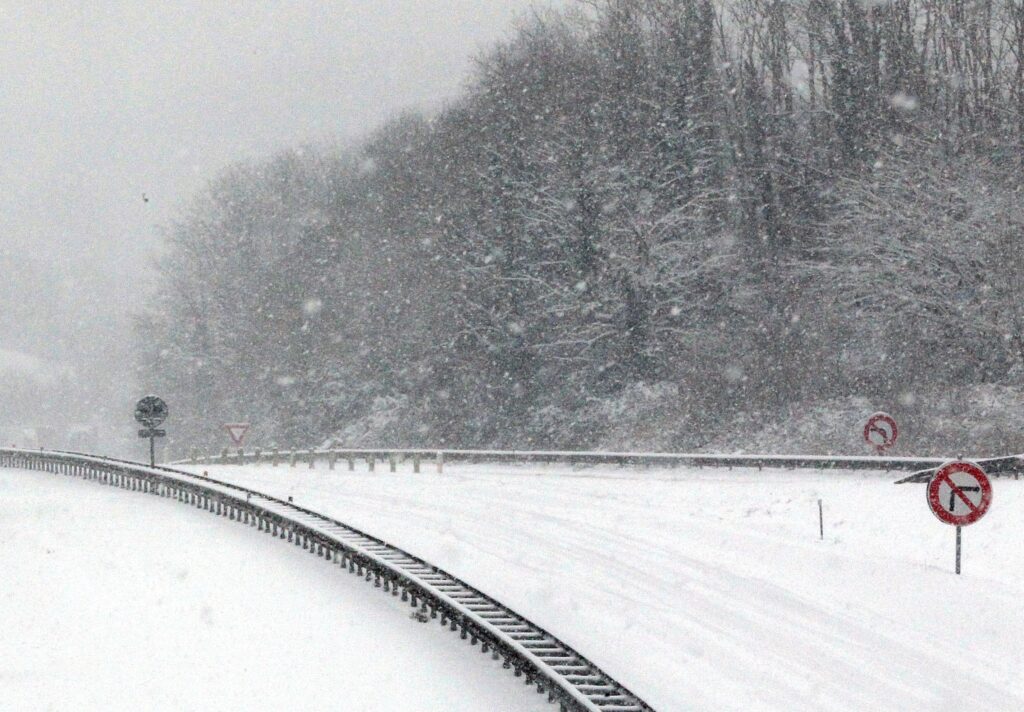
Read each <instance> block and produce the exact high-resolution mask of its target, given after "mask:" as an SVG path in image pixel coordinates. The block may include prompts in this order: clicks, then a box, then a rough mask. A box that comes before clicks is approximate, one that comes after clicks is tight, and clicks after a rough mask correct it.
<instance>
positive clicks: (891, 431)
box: [864, 413, 900, 454]
mask: <svg viewBox="0 0 1024 712" xmlns="http://www.w3.org/2000/svg"><path fill="white" fill-rule="evenodd" d="M899 436H900V429H899V427H898V426H897V425H896V420H895V419H894V418H893V417H892V416H891V415H889V414H888V413H875V414H874V415H872V416H871V417H870V418H868V422H867V423H865V424H864V442H866V443H867V444H868V445H870V446H872V447H873V448H875V449H876V450H877V451H878V452H879V454H881V453H882V452H884V451H885V450H888V449H889V448H891V447H892V446H893V445H895V444H896V438H898V437H899Z"/></svg>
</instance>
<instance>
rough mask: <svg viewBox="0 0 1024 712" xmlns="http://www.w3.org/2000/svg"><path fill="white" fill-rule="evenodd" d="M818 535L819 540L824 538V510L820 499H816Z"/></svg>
mask: <svg viewBox="0 0 1024 712" xmlns="http://www.w3.org/2000/svg"><path fill="white" fill-rule="evenodd" d="M818 537H819V539H821V541H824V540H825V512H824V510H823V509H822V506H821V500H820V499H819V500H818Z"/></svg>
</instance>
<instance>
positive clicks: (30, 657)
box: [0, 469, 550, 712]
mask: <svg viewBox="0 0 1024 712" xmlns="http://www.w3.org/2000/svg"><path fill="white" fill-rule="evenodd" d="M478 650H479V649H478V648H477V649H474V648H470V647H469V646H468V645H467V644H466V643H464V642H463V641H461V640H459V638H458V636H456V635H452V634H451V633H449V632H447V631H445V630H442V629H441V627H440V626H438V625H423V624H420V623H417V622H415V621H413V620H411V619H410V618H409V609H408V607H407V606H406V605H402V604H400V603H398V602H397V599H393V598H391V597H390V596H384V595H382V594H380V593H379V592H378V591H377V590H376V589H374V588H373V587H372V586H368V585H366V583H365V582H363V581H361V580H359V579H357V578H356V577H354V576H350V575H348V574H345V573H342V572H341V570H340V569H339V568H337V567H332V566H329V565H327V564H326V563H325V562H324V561H323V560H322V559H317V558H314V557H311V556H309V555H308V554H305V553H304V552H303V551H302V549H297V548H296V547H294V546H292V545H289V544H286V543H284V542H281V541H280V540H278V539H272V538H270V537H268V536H266V535H263V534H260V533H258V532H257V531H256V530H254V529H250V528H247V527H242V526H239V525H238V524H236V523H234V522H230V521H227V520H224V519H221V518H218V517H214V516H211V515H210V514H208V513H206V512H203V511H200V510H196V509H191V508H189V507H185V506H183V505H181V504H179V503H177V502H174V501H170V500H162V499H159V498H156V497H152V496H148V495H142V494H138V493H131V492H125V491H122V490H118V489H114V488H109V487H103V486H99V485H97V484H94V483H89V482H84V481H81V480H77V479H73V478H66V477H56V476H53V475H47V474H41V473H37V472H18V471H12V470H4V469H0V709H2V710H4V711H5V712H7V711H8V710H10V711H11V712H15V711H17V712H20V711H22V710H59V711H68V712H71V711H74V712H79V711H82V710H97V711H100V710H102V711H103V712H112V711H120V710H174V711H175V712H178V711H181V710H303V711H306V710H332V711H334V710H345V712H351V711H356V710H367V711H373V712H383V711H387V712H394V711H398V710H402V711H404V710H416V711H419V710H431V711H436V712H450V711H451V710H465V711H467V712H468V711H470V710H472V711H473V712H496V711H504V710H517V711H523V712H539V711H540V710H549V709H550V707H549V706H548V705H547V703H546V701H545V700H544V698H542V697H540V696H539V695H537V694H536V693H535V692H533V691H532V690H531V688H528V687H526V686H524V685H523V684H522V682H521V681H519V680H516V679H515V678H513V677H512V676H511V675H509V674H508V672H507V671H505V670H502V668H501V665H500V663H495V662H493V661H492V660H491V659H490V656H486V655H481V654H480V653H479V652H476V651H478Z"/></svg>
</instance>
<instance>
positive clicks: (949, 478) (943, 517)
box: [928, 462, 992, 527]
mask: <svg viewBox="0 0 1024 712" xmlns="http://www.w3.org/2000/svg"><path fill="white" fill-rule="evenodd" d="M991 505H992V484H991V483H990V482H989V480H988V476H986V475H985V472H984V471H983V470H982V469H981V468H980V467H978V466H977V465H975V464H974V463H973V462H950V463H948V464H945V465H943V466H942V467H940V468H939V470H938V472H936V473H935V475H934V476H933V477H932V479H931V481H929V482H928V506H929V507H931V510H932V512H933V513H934V514H935V516H936V517H938V518H939V521H941V522H945V523H946V524H952V525H954V526H957V527H963V526H967V525H968V524H974V523H975V522H976V521H978V520H979V519H981V518H982V517H984V516H985V512H987V511H988V508H989V507H990V506H991Z"/></svg>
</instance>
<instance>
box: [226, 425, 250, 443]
mask: <svg viewBox="0 0 1024 712" xmlns="http://www.w3.org/2000/svg"><path fill="white" fill-rule="evenodd" d="M224 430H226V431H227V433H228V437H229V438H231V442H233V443H234V444H235V445H237V446H238V447H241V446H242V443H243V442H245V434H246V433H247V432H249V423H224Z"/></svg>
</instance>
